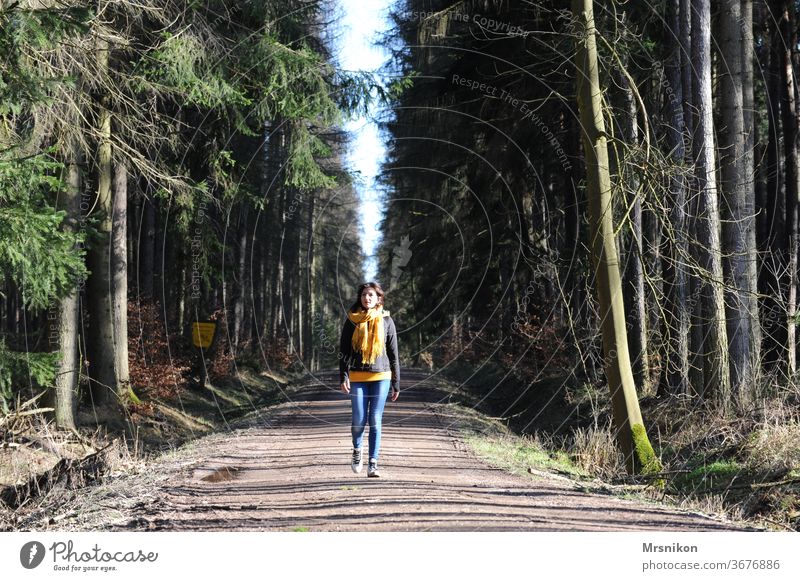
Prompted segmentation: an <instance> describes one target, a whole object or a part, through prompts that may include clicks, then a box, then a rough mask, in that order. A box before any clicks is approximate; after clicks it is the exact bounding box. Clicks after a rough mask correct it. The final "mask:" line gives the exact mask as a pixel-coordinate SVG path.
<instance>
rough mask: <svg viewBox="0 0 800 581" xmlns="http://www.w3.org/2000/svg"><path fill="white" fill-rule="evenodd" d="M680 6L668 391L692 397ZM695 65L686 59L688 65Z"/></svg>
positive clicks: (671, 64) (671, 14)
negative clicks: (690, 389) (688, 62)
mask: <svg viewBox="0 0 800 581" xmlns="http://www.w3.org/2000/svg"><path fill="white" fill-rule="evenodd" d="M680 22H681V20H680V0H668V2H667V25H668V26H669V28H670V34H669V35H668V38H669V40H670V45H671V46H670V48H669V53H668V54H669V56H668V61H667V65H666V68H665V73H666V76H667V87H669V88H670V90H668V91H667V94H666V96H665V98H666V106H667V110H668V112H669V113H668V116H669V120H670V122H669V126H668V128H667V136H666V137H667V147H668V149H669V151H670V157H671V159H672V162H673V163H674V164H675V166H676V171H675V172H673V174H672V175H671V176H670V178H669V180H670V181H669V218H668V220H669V232H668V233H667V235H666V236H665V239H666V244H667V250H666V253H665V256H664V265H663V272H664V287H665V294H666V308H665V309H664V314H665V319H664V332H663V337H664V346H665V349H666V356H665V365H666V373H665V375H664V382H663V383H662V384H661V385H663V386H665V387H666V388H667V389H668V391H669V392H671V393H684V394H688V393H689V330H690V326H689V323H690V309H689V306H688V304H687V299H688V285H687V278H686V267H685V263H686V255H687V253H688V248H687V242H686V240H687V236H686V185H687V184H686V180H685V178H684V175H683V171H682V166H683V165H684V160H685V157H686V147H685V141H684V140H685V139H686V138H687V133H686V124H685V120H686V117H685V116H684V112H683V99H684V98H683V95H684V91H683V79H682V76H681V62H682V59H681V45H680V42H679V40H678V39H679V38H680ZM688 60H689V59H688V58H687V57H686V56H684V57H683V61H688Z"/></svg>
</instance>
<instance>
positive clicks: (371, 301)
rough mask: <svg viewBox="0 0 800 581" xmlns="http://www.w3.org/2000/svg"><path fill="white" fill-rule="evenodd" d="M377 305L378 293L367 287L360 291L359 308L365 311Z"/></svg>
mask: <svg viewBox="0 0 800 581" xmlns="http://www.w3.org/2000/svg"><path fill="white" fill-rule="evenodd" d="M377 304H378V293H376V292H375V289H374V288H370V287H367V288H365V289H364V290H363V291H361V306H362V307H364V308H365V309H371V308H372V307H374V306H375V305H377Z"/></svg>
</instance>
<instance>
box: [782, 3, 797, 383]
mask: <svg viewBox="0 0 800 581" xmlns="http://www.w3.org/2000/svg"><path fill="white" fill-rule="evenodd" d="M783 4H784V5H783V10H782V13H781V16H780V29H781V37H782V41H783V42H782V44H781V80H782V83H781V85H782V87H781V89H782V95H783V99H782V102H781V116H782V120H783V147H784V160H785V163H786V172H785V175H786V181H785V185H786V219H785V225H786V226H785V228H784V232H783V236H784V237H783V254H784V255H785V256H786V257H787V262H788V264H787V266H788V267H787V268H785V269H783V270H782V271H781V272H782V273H783V280H784V282H783V285H782V286H783V289H784V292H783V297H784V299H785V301H786V319H785V320H786V335H785V336H786V341H785V343H784V349H785V350H786V372H787V374H788V376H789V377H790V378H793V377H794V376H795V373H796V371H797V356H796V345H795V322H794V318H795V315H796V311H797V218H798V215H797V196H798V192H800V166H798V152H797V137H798V136H797V93H796V90H795V79H794V69H793V66H792V47H794V46H796V44H797V32H796V29H795V27H796V24H795V12H794V3H793V2H784V3H783Z"/></svg>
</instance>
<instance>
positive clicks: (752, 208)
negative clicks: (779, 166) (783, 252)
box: [741, 0, 761, 395]
mask: <svg viewBox="0 0 800 581" xmlns="http://www.w3.org/2000/svg"><path fill="white" fill-rule="evenodd" d="M741 1H742V20H741V27H742V42H741V46H742V116H743V119H744V151H743V152H742V162H743V164H744V193H745V198H744V202H745V205H744V209H743V211H744V213H745V216H747V221H746V222H745V248H746V249H747V251H746V252H745V255H744V260H745V261H746V262H747V275H746V278H747V288H746V289H745V292H746V294H747V312H748V313H749V316H750V328H751V334H752V339H751V341H750V350H751V351H750V365H751V368H752V369H753V376H752V380H753V384H752V388H755V386H756V385H757V381H758V379H757V374H758V371H759V364H760V361H761V317H760V316H759V304H758V260H757V255H758V241H757V224H756V217H757V214H758V212H756V165H755V143H756V140H755V138H756V125H755V96H754V89H753V59H754V58H755V53H754V48H753V45H754V40H753V0H741ZM752 393H753V392H752V391H751V395H752Z"/></svg>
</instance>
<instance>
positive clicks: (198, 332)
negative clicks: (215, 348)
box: [192, 322, 217, 349]
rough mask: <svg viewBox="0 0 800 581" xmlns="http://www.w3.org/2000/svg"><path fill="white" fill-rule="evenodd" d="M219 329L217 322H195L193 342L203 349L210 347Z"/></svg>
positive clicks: (193, 325) (193, 324)
mask: <svg viewBox="0 0 800 581" xmlns="http://www.w3.org/2000/svg"><path fill="white" fill-rule="evenodd" d="M216 330H217V324H216V323H210V322H202V323H201V322H195V323H192V344H193V345H194V346H195V347H200V348H201V349H208V348H209V347H211V343H212V342H213V341H214V333H215V332H216Z"/></svg>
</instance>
